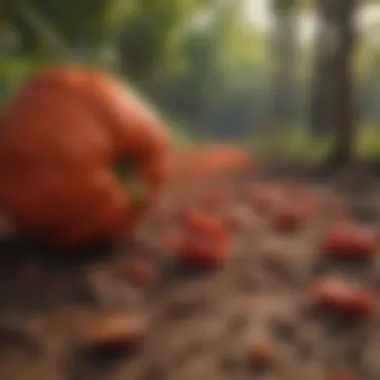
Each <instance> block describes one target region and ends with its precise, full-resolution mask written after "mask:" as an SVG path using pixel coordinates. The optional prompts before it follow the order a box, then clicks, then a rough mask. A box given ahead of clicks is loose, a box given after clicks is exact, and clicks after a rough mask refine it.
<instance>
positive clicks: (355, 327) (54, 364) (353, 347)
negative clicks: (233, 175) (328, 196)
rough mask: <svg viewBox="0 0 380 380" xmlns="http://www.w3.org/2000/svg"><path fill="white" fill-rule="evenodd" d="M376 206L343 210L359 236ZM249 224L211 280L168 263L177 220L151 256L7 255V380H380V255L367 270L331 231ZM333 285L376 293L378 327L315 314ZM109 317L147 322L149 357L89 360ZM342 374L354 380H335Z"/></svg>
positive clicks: (2, 376) (3, 377)
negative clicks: (97, 324)
mask: <svg viewBox="0 0 380 380" xmlns="http://www.w3.org/2000/svg"><path fill="white" fill-rule="evenodd" d="M344 180H346V179H345V178H343V179H342V178H340V179H339V181H338V184H337V182H336V181H335V182H334V181H331V180H329V181H328V182H327V183H326V182H323V181H322V180H321V179H320V178H318V179H317V180H313V181H312V182H310V180H309V179H307V180H305V181H306V182H307V183H309V184H310V183H311V184H310V185H309V187H311V188H312V189H313V192H314V193H316V194H317V193H318V194H319V193H324V192H326V191H330V192H332V190H331V186H332V185H334V186H335V188H334V192H335V193H336V192H337V191H338V190H337V188H339V187H340V188H341V189H346V190H347V188H349V186H348V184H347V183H344ZM226 181H227V182H229V183H230V184H231V180H227V179H226ZM247 181H248V180H243V182H239V181H237V180H236V183H235V182H234V184H235V185H236V186H241V185H242V184H244V183H246V182H247ZM361 181H362V182H361V183H362V184H363V183H364V182H363V180H361ZM353 182H354V184H355V181H353ZM339 184H340V185H341V186H339ZM342 184H343V185H342ZM354 187H355V186H354ZM364 188H365V189H364ZM363 189H364V190H365V191H364V190H363ZM377 194H379V193H378V184H377V183H376V182H373V183H371V184H370V185H368V186H359V190H357V189H356V190H355V189H350V191H349V192H347V191H346V193H345V194H342V196H343V195H344V196H345V197H346V199H347V200H348V203H349V204H350V205H351V206H352V210H353V214H354V216H355V217H356V218H357V219H358V220H360V222H361V223H363V224H364V223H365V224H366V225H369V226H371V227H377V221H378V218H379V215H380V212H379V211H378V210H380V208H379V200H378V199H377V198H378V196H377ZM234 199H235V200H234V202H235V203H239V202H240V203H241V200H240V201H239V199H237V198H234ZM171 203H172V204H174V203H173V202H171ZM231 204H232V203H231ZM243 205H244V204H243ZM240 206H241V205H240ZM245 206H246V209H247V210H248V207H247V204H245ZM231 207H232V206H231ZM249 212H250V214H251V216H252V218H253V219H252V224H251V226H250V227H249V228H247V229H246V230H245V231H244V230H241V231H238V232H236V233H235V235H234V248H233V252H232V254H231V257H230V258H229V260H228V262H227V263H226V264H225V265H224V266H223V267H222V268H219V269H217V270H212V271H204V270H202V271H201V270H195V269H194V268H189V267H188V266H186V265H183V264H179V263H178V262H177V261H176V260H175V258H173V253H172V252H170V250H166V249H162V247H163V244H162V243H163V242H165V241H166V242H167V240H165V239H167V238H168V237H169V235H167V234H166V232H170V231H171V230H172V229H174V227H175V226H174V224H173V221H172V220H171V219H170V217H168V218H167V219H160V218H159V217H158V220H153V219H152V220H151V221H150V222H149V223H148V224H147V227H146V228H145V229H143V230H142V235H141V236H142V237H141V239H142V240H141V241H142V242H143V243H142V244H134V245H132V244H130V245H129V246H128V247H127V246H124V247H119V248H117V249H115V251H114V252H113V254H112V255H111V254H108V255H105V256H104V255H99V257H97V258H96V259H94V258H93V257H92V258H83V259H82V260H81V262H78V260H77V259H70V258H68V257H66V258H61V259H57V257H53V258H51V257H50V258H46V255H43V254H41V252H40V251H38V250H37V249H32V248H26V247H24V246H23V244H18V245H17V244H11V245H8V246H7V245H5V244H3V246H2V247H1V252H2V254H3V264H2V265H1V268H0V271H1V282H0V306H1V309H0V380H24V379H25V380H34V379H35V380H60V379H67V380H87V379H88V380H90V379H91V380H96V379H99V380H103V379H104V380H106V379H110V380H111V379H112V380H124V379H130V380H174V379H176V380H178V379H181V380H206V379H209V380H214V379H215V380H222V379H226V380H227V379H234V380H239V379H242V380H243V379H253V378H254V379H268V380H269V379H279V380H280V379H281V380H282V379H284V380H285V379H289V380H297V379H305V378H307V379H308V380H323V379H340V380H343V379H356V377H347V376H348V375H353V374H354V373H356V374H357V376H358V377H357V378H358V379H366V380H367V379H368V380H372V379H373V380H378V379H380V361H379V360H378V353H379V349H380V323H379V322H378V317H379V311H380V309H379V305H380V304H379V297H378V292H377V291H378V289H380V260H379V257H380V256H379V252H378V254H377V256H375V257H374V258H373V259H372V260H371V262H370V263H367V264H358V263H356V264H350V263H347V262H343V261H341V260H340V261H338V262H336V261H331V260H326V259H325V258H323V257H322V254H321V249H320V243H321V239H322V237H323V236H324V234H325V232H326V229H327V228H328V227H329V225H330V224H331V223H332V222H331V220H330V219H326V218H325V217H324V216H323V217H319V218H315V219H313V220H312V221H311V222H310V223H306V224H305V225H304V226H303V227H302V228H301V229H299V230H297V231H295V232H290V233H278V232H275V231H273V230H272V229H271V228H270V225H269V224H268V221H267V220H266V218H265V217H261V216H259V215H258V214H257V213H256V214H255V213H254V212H253V211H251V207H249ZM168 215H169V214H168ZM156 217H157V215H156ZM253 221H255V222H253ZM173 231H174V230H173ZM136 263H140V265H142V266H140V267H133V266H132V265H136ZM141 263H142V264H141ZM131 268H132V269H133V268H134V272H133V271H132V269H131ZM326 276H329V277H333V278H336V279H339V278H343V279H345V280H346V281H349V282H358V283H360V284H361V286H364V287H365V288H366V289H368V290H369V291H372V292H373V294H375V306H374V309H373V311H372V312H371V314H370V315H369V316H366V317H365V318H360V319H354V320H351V318H346V317H344V318H343V317H337V316H335V315H331V314H330V313H320V312H317V311H315V309H314V308H313V305H312V302H311V298H310V289H311V288H312V286H313V284H315V283H316V282H317V281H319V280H321V279H323V278H324V277H326ZM131 280H134V282H133V281H131ZM137 282H138V283H137ZM108 311H115V312H116V311H117V312H122V313H123V314H128V313H129V314H131V315H132V314H133V315H135V317H136V318H137V320H138V321H139V323H137V325H138V326H141V321H145V319H146V320H147V326H148V327H146V329H145V327H144V329H143V330H144V334H143V335H144V339H142V342H141V344H140V345H139V346H138V347H137V348H136V349H134V350H132V351H131V352H127V353H125V352H124V353H123V355H122V356H121V357H119V356H118V355H116V353H115V352H111V353H110V352H109V350H108V351H107V352H106V353H105V352H102V353H101V355H100V354H99V352H93V351H91V352H88V350H87V351H84V350H83V349H82V343H83V335H84V332H85V331H86V329H87V328H88V327H89V326H90V325H91V324H92V323H93V320H94V319H96V318H97V317H98V316H99V315H102V314H104V313H106V312H108ZM143 325H144V324H143ZM144 326H145V325H144ZM145 330H146V331H145ZM79 348H81V349H79ZM255 350H256V351H255ZM117 353H118V352H117ZM106 354H107V355H106ZM111 354H112V355H111ZM255 357H257V358H258V361H259V363H253V361H254V360H253V359H255ZM258 364H260V365H258ZM264 364H265V365H264ZM341 370H342V371H343V370H344V371H348V372H349V374H347V373H343V372H342V373H340V374H339V376H345V377H333V375H332V374H333V373H334V372H336V371H341ZM335 376H338V373H335Z"/></svg>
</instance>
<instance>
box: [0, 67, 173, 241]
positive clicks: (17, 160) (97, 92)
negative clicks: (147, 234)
mask: <svg viewBox="0 0 380 380" xmlns="http://www.w3.org/2000/svg"><path fill="white" fill-rule="evenodd" d="M123 160H124V161H125V160H129V161H131V162H132V165H133V169H135V170H136V171H137V172H138V173H139V174H140V175H141V178H142V180H143V182H144V183H145V185H146V196H145V197H144V199H143V200H142V201H141V202H140V203H139V207H132V202H131V197H130V196H129V194H128V192H127V191H126V190H125V189H124V188H123V184H122V183H121V180H119V179H118V177H117V175H116V172H115V170H114V169H115V166H116V165H117V164H120V162H123ZM170 160H171V153H170V149H169V138H168V136H167V134H166V132H165V129H164V128H163V126H162V124H161V123H160V121H159V120H158V119H157V118H156V116H155V115H154V114H152V113H151V112H149V110H148V109H147V107H145V106H144V105H143V103H142V102H140V101H139V100H138V99H137V98H135V97H134V95H133V94H132V92H131V91H128V90H125V89H124V88H123V86H122V85H120V84H119V83H118V82H117V81H116V80H115V79H113V78H110V77H108V76H106V75H105V74H102V73H100V72H98V71H96V70H94V69H89V68H80V67H66V68H52V69H49V70H47V71H45V72H43V73H42V74H40V75H38V76H37V77H35V78H33V79H31V80H30V81H29V82H28V83H26V85H25V86H24V87H23V89H22V90H21V91H20V93H19V94H18V95H17V96H16V98H15V99H14V101H13V103H12V104H11V105H10V107H9V108H8V110H7V111H6V113H5V115H4V116H3V118H2V120H1V134H0V184H1V186H0V206H1V209H2V210H3V211H4V212H5V213H6V215H7V216H8V217H9V219H10V221H11V222H12V223H13V224H14V225H15V226H17V228H18V229H19V230H20V231H21V232H23V233H25V234H27V235H29V236H31V237H32V238H33V239H37V240H39V241H41V242H43V243H44V244H52V245H54V246H57V247H63V248H69V247H70V248H71V247H77V246H81V245H88V244H92V243H97V242H110V241H112V240H114V239H117V238H119V237H121V236H123V235H124V234H125V233H127V232H128V231H131V230H132V227H133V226H134V225H135V224H136V223H137V221H138V220H139V219H140V217H141V215H142V210H145V209H146V208H147V207H148V206H149V205H150V204H152V203H153V201H154V199H155V198H156V197H157V195H158V193H159V191H160V189H161V187H162V185H163V184H164V183H165V181H166V179H167V178H168V176H169V174H170V167H171V165H170Z"/></svg>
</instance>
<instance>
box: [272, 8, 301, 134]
mask: <svg viewBox="0 0 380 380" xmlns="http://www.w3.org/2000/svg"><path fill="white" fill-rule="evenodd" d="M275 11H276V13H277V16H276V29H275V31H274V36H273V41H272V44H273V47H272V56H273V64H274V76H273V92H272V109H271V110H270V111H271V112H270V113H271V116H270V119H271V123H270V124H271V125H272V126H275V128H276V129H277V128H278V127H282V126H290V125H291V124H292V123H294V122H295V120H296V114H295V110H296V107H295V97H296V84H295V72H294V68H295V61H296V39H295V38H296V33H295V29H294V27H295V20H294V14H293V7H292V6H291V5H290V6H289V7H288V8H285V9H278V10H275Z"/></svg>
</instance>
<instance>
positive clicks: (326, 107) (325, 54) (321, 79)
mask: <svg viewBox="0 0 380 380" xmlns="http://www.w3.org/2000/svg"><path fill="white" fill-rule="evenodd" d="M334 1H335V0H319V1H318V3H317V5H318V9H317V10H318V16H319V25H318V26H319V29H318V32H317V36H316V41H315V58H314V60H315V61H314V73H313V77H312V85H311V96H310V127H311V133H312V134H313V136H315V137H319V136H323V135H325V134H327V133H329V132H331V131H332V128H333V125H334V120H333V115H334V111H333V99H334V80H335V70H334V69H335V62H334V59H335V56H334V51H336V43H337V35H336V28H335V25H334V13H335V12H336V11H335V8H336V7H335V6H334Z"/></svg>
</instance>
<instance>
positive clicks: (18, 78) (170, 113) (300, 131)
mask: <svg viewBox="0 0 380 380" xmlns="http://www.w3.org/2000/svg"><path fill="white" fill-rule="evenodd" d="M379 32H380V5H379V3H378V1H376V0H366V1H363V2H361V3H360V4H358V3H356V2H355V1H354V0H240V1H236V0H235V1H229V0H208V1H202V0H149V1H148V0H128V1H125V0H81V1H78V0H75V1H74V0H55V1H53V0H3V1H2V2H1V3H0V106H1V107H5V106H6V104H7V102H8V101H9V99H11V97H12V94H13V93H14V91H16V90H17V88H18V86H19V85H20V83H22V81H23V80H24V79H25V78H26V77H27V76H28V75H30V74H31V73H33V72H34V71H35V70H39V69H41V68H43V67H45V66H46V65H50V64H52V63H55V62H62V61H68V60H76V61H84V62H86V63H90V64H92V65H99V66H102V67H104V68H105V69H107V70H110V71H114V72H115V73H117V74H118V75H120V77H121V78H123V79H124V80H126V81H128V82H130V83H131V84H132V85H133V86H135V87H136V88H137V89H138V90H139V91H140V92H141V93H142V94H143V95H144V96H145V97H146V98H147V99H148V100H149V101H151V102H152V103H154V104H155V105H156V107H158V108H159V109H160V110H161V112H162V113H163V114H164V115H166V116H167V117H168V118H169V119H170V120H171V122H172V123H173V124H174V125H180V126H181V128H182V129H183V130H184V131H185V132H186V134H187V135H188V136H191V137H193V138H201V139H203V140H204V139H213V140H215V139H217V140H229V141H231V140H233V141H236V142H243V143H246V142H250V143H251V144H252V146H253V147H254V149H256V151H258V152H261V151H264V150H265V149H266V148H267V147H268V144H267V143H268V139H269V140H271V141H272V140H276V139H277V140H278V141H279V143H280V144H277V145H276V148H275V149H276V151H277V153H284V154H290V153H291V154H293V155H301V156H302V157H304V158H313V159H316V158H321V157H322V156H323V157H327V156H330V158H332V157H334V158H337V157H339V158H340V161H342V162H347V161H349V160H350V159H351V157H352V154H353V153H354V152H355V153H356V152H359V153H360V154H365V155H367V156H369V155H373V154H375V153H376V152H378V151H379V150H380V129H379V128H378V126H377V125H378V124H379V122H380V106H379V102H380V82H379V80H378V79H380V33H379ZM355 40H356V41H357V43H356V44H354V41H355ZM354 100H355V102H354ZM356 120H357V127H358V136H357V138H355V134H354V132H355V128H354V124H355V123H354V121H356ZM332 141H333V142H334V147H335V149H332V148H331V142H332ZM329 151H330V155H328V152H329ZM332 153H334V154H332Z"/></svg>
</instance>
